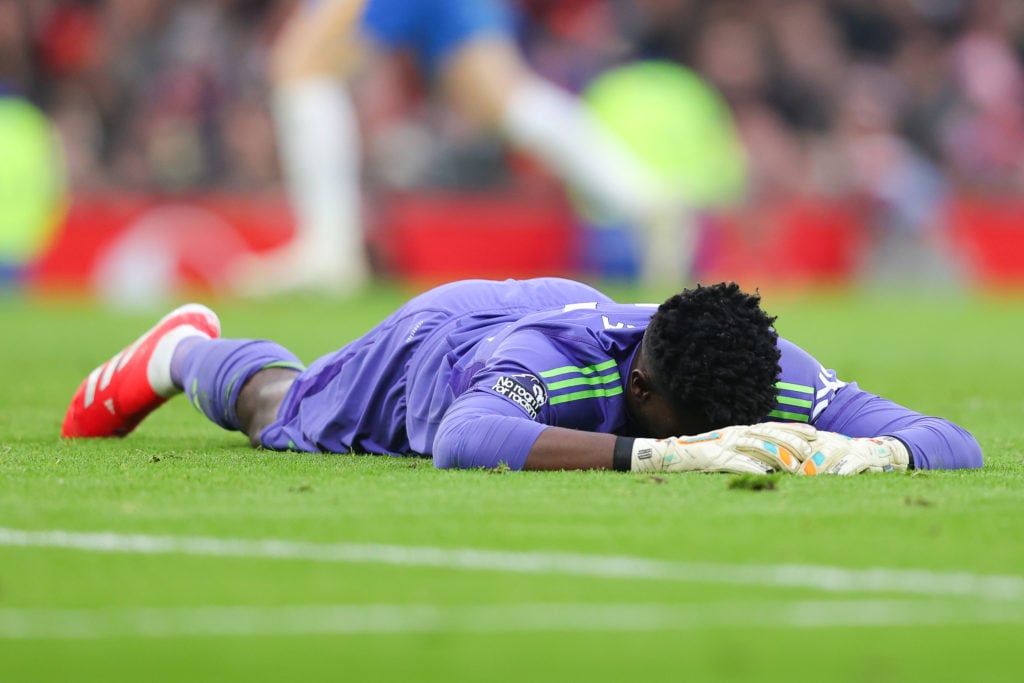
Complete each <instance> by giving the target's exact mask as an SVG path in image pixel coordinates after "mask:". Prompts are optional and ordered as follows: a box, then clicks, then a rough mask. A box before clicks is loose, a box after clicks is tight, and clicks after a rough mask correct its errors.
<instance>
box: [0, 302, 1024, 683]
mask: <svg viewBox="0 0 1024 683" xmlns="http://www.w3.org/2000/svg"><path fill="white" fill-rule="evenodd" d="M406 294H407V292H404V291H400V289H398V288H386V287H382V288H380V289H379V290H376V291H374V292H373V293H372V294H370V295H369V296H367V297H365V298H362V299H360V300H359V301H355V302H348V303H346V302H341V303H339V302H328V301H322V300H317V299H312V298H310V299H303V298H296V299H292V300H288V301H275V302H271V303H267V304H261V305H257V304H252V303H238V302H224V303H223V304H222V305H220V306H218V307H217V308H218V310H219V312H220V314H221V318H222V321H223V324H224V328H225V334H226V335H228V336H243V337H244V336H259V337H269V338H273V339H276V340H278V341H280V342H282V343H284V344H286V345H288V346H290V347H291V348H292V349H293V350H294V351H296V353H298V354H299V356H300V357H301V358H303V359H304V360H307V361H309V360H312V359H313V358H315V357H316V356H318V355H320V354H322V353H325V352H327V351H330V350H333V349H335V348H336V347H338V346H340V345H341V344H342V343H343V342H345V341H348V340H349V339H351V338H353V337H355V336H357V335H358V334H360V333H361V332H363V331H365V330H366V329H367V328H368V327H369V326H371V325H372V324H373V323H374V322H376V321H377V320H379V319H380V318H381V317H383V316H384V315H385V314H387V313H388V312H389V311H390V310H391V309H392V308H393V307H394V306H396V305H397V304H398V303H400V302H401V301H402V300H403V299H404V297H405V296H406ZM615 294H617V295H618V296H619V297H620V298H622V299H624V300H632V299H636V298H640V299H646V300H651V299H657V298H661V296H660V294H656V295H654V296H651V295H650V294H651V293H650V292H646V293H638V292H633V291H628V290H625V289H623V290H620V291H618V292H615ZM765 305H766V308H768V309H769V310H770V311H772V312H773V313H776V314H778V315H779V316H780V319H779V323H778V329H779V331H780V333H782V334H783V335H785V336H787V337H789V338H790V339H793V340H794V341H796V342H797V343H798V344H800V345H802V346H803V347H805V348H806V349H808V350H809V351H811V352H812V353H814V354H815V355H816V356H817V357H818V358H819V359H821V360H822V361H823V362H825V363H826V364H827V365H829V366H831V367H835V368H836V369H837V370H839V373H840V377H843V378H845V379H848V380H851V379H852V380H856V381H858V382H859V383H860V385H861V386H862V387H864V388H866V389H868V390H871V391H874V392H876V393H880V394H883V395H886V396H889V397H891V398H893V399H895V400H897V401H899V402H901V403H904V404H906V405H909V406H911V407H914V408H916V409H919V410H921V411H923V412H929V413H934V414H940V415H944V416H947V417H949V418H951V419H953V420H955V421H957V422H959V423H960V424H962V425H964V426H966V427H967V428H969V429H971V430H972V431H973V432H974V433H975V434H976V435H977V436H978V438H979V440H980V441H981V443H982V446H983V448H984V450H985V453H986V458H987V462H986V467H985V468H984V469H983V470H982V471H975V472H929V473H919V474H916V475H910V474H907V475H904V474H885V475H867V476H862V477H857V478H845V479H838V478H835V479H833V478H816V479H806V480H802V479H797V478H793V477H776V478H775V479H774V480H772V482H771V483H772V484H773V486H766V487H754V486H749V483H750V482H749V481H747V482H745V481H743V480H741V479H737V478H733V477H729V476H724V475H722V476H719V475H677V476H662V477H650V476H639V475H631V474H617V473H586V472H584V473H573V472H562V473H515V472H500V471H495V472H488V471H469V472H452V471H437V470H434V469H433V468H432V467H431V466H430V464H429V462H427V461H422V460H415V459H398V458H382V457H363V456H347V455H345V456H341V455H296V454H278V453H268V452H261V451H253V450H250V449H249V448H247V447H246V445H245V442H244V439H243V438H242V437H241V436H240V435H238V434H229V433H226V432H223V431H221V430H219V429H218V428H217V427H215V426H213V425H212V424H210V423H208V422H206V421H205V420H204V419H203V418H202V417H201V416H200V415H198V414H197V413H196V412H195V411H194V410H193V409H192V407H191V406H189V405H188V404H187V402H186V401H184V400H182V399H180V398H179V399H175V400H174V401H172V402H171V403H170V404H168V405H167V406H166V407H165V408H164V409H162V410H161V411H158V413H157V414H155V415H154V416H152V417H151V418H150V419H149V420H148V421H147V422H145V423H144V424H143V425H142V427H141V428H140V429H139V430H138V431H137V432H136V433H134V434H133V435H131V436H130V437H128V438H127V439H124V440H121V441H80V442H72V443H62V442H61V441H60V439H59V438H58V436H57V434H58V430H59V427H60V420H61V418H62V416H63V412H64V409H65V406H66V402H67V400H68V399H69V398H70V396H71V393H72V392H73V391H74V389H75V387H76V386H77V384H78V382H79V381H80V380H81V378H82V377H84V375H85V374H86V373H87V372H88V371H89V370H91V369H92V368H93V367H94V366H96V365H98V364H99V363H100V362H102V361H104V360H106V359H107V358H108V357H109V356H110V355H112V354H113V353H114V352H115V351H116V350H117V349H118V348H120V347H121V346H122V345H124V344H125V343H127V342H128V341H130V340H131V339H132V338H134V337H135V336H136V335H137V334H138V333H139V332H140V331H141V330H143V329H145V328H146V327H148V326H149V325H150V324H151V323H152V321H153V320H155V319H156V318H157V317H159V315H160V313H161V312H160V311H155V312H153V313H152V314H125V313H115V312H111V311H108V310H104V309H101V308H99V307H96V306H93V305H89V304H85V303H81V302H79V303H74V302H53V301H34V300H30V299H25V298H19V297H16V296H14V295H7V296H5V297H0V320H2V321H3V327H2V330H3V331H2V340H3V342H2V348H3V353H2V354H0V377H2V379H3V391H2V392H0V680H2V681H4V682H7V683H13V682H14V681H64V680H67V681H71V680H74V681H78V680H101V681H112V680H146V681H150V680H174V681H179V680H180V681H200V680H209V681H224V680H254V681H259V680H295V681H302V680H315V679H330V680H347V681H362V680H367V681H368V680H395V681H413V680H417V681H419V680H423V681H453V680H501V681H505V680H508V681H531V682H532V681H559V682H563V681H638V682H641V683H648V682H650V681H682V680H687V681H691V680H692V681H709V680H728V681H766V680H787V681H804V680H806V681H871V682H872V683H881V682H884V681H901V682H903V681H1020V680H1022V677H1024V673H1022V671H1024V654H1022V649H1021V647H1020V643H1021V642H1022V641H1024V519H1022V511H1024V456H1022V453H1024V429H1022V425H1024V392H1022V387H1024V343H1022V341H1021V340H1022V337H1024V299H1022V298H1015V297H1013V296H997V295H991V294H990V295H980V294H979V295H964V296H947V295H942V296H933V297H925V296H920V297H911V298H910V299H908V298H907V297H906V296H904V295H903V294H900V293H899V292H896V293H891V294H890V295H869V294H864V293H860V294H855V293H852V292H845V293H843V292H840V293H835V294H831V295H818V296H815V297H812V298H808V297H802V296H797V295H794V294H782V293H780V294H779V295H777V296H776V295H774V294H773V293H772V292H771V291H770V290H769V291H767V292H766V295H765ZM55 531H63V532H68V533H67V534H65V535H63V536H60V535H56V534H54V533H49V532H55ZM101 533H106V534H108V535H97V534H101ZM197 539H198V540H197ZM268 539H274V540H277V541H279V543H277V544H276V545H274V544H268V543H263V541H267V540H268ZM68 546H78V547H68ZM910 570H913V571H914V572H916V573H910ZM993 577H995V578H993Z"/></svg>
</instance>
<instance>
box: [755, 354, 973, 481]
mask: <svg viewBox="0 0 1024 683" xmlns="http://www.w3.org/2000/svg"><path fill="white" fill-rule="evenodd" d="M780 347H781V349H782V379H783V382H782V383H781V385H780V387H781V388H780V404H779V406H778V410H776V411H774V412H773V415H775V416H776V417H779V416H786V417H789V418H790V419H802V420H804V421H807V422H809V423H810V424H811V425H813V426H814V427H815V428H816V429H817V430H819V431H820V432H821V433H822V436H821V437H820V438H819V440H818V443H817V446H818V448H817V449H816V450H817V451H820V453H821V455H820V456H818V457H816V458H813V459H812V460H811V461H809V462H808V463H805V466H804V468H803V470H802V471H803V472H804V473H813V472H832V471H833V470H835V471H836V473H842V474H855V473H857V472H858V471H877V470H884V469H897V470H899V469H907V468H915V469H966V468H976V467H981V466H982V464H983V456H982V452H981V447H980V446H979V445H978V442H977V440H976V439H975V438H974V436H973V435H972V434H971V433H970V432H968V431H967V430H965V429H964V428H962V427H960V426H959V425H957V424H955V423H953V422H951V421H950V420H947V419H944V418H941V417H935V416H931V415H924V414H922V413H919V412H917V411H914V410H911V409H909V408H906V407H904V406H902V405H899V404H897V403H895V402H893V401H891V400H889V399H886V398H883V397H880V396H877V395H875V394H872V393H870V392H867V391H864V390H863V389H861V388H860V387H858V386H857V384H856V383H850V384H847V383H845V382H842V381H840V380H839V379H838V378H837V377H836V374H835V372H834V371H831V370H826V369H824V368H823V367H822V365H821V364H820V363H819V362H818V361H817V360H815V359H814V358H813V357H812V356H811V355H810V354H808V353H807V352H806V351H804V350H803V349H801V348H799V347H797V346H795V345H793V344H791V343H790V342H787V341H785V340H780ZM803 391H805V392H806V394H805V395H804V394H803V393H802V392H803ZM801 397H803V398H801ZM804 399H805V400H804ZM782 401H786V403H783V402H782ZM833 435H835V436H836V437H848V438H833ZM851 439H852V442H851ZM844 458H845V459H846V460H845V462H844V463H843V465H842V466H840V464H839V463H840V461H841V460H843V459H844Z"/></svg>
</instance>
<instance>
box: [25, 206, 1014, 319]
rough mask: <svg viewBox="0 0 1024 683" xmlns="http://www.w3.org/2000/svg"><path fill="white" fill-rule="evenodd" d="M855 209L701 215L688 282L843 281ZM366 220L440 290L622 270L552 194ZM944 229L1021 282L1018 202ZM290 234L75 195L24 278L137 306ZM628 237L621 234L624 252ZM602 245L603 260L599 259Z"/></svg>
mask: <svg viewBox="0 0 1024 683" xmlns="http://www.w3.org/2000/svg"><path fill="white" fill-rule="evenodd" d="M860 212H861V208H860V207H859V206H858V205H857V204H856V203H854V202H850V201H849V200H842V201H840V200H835V201H832V200H824V199H820V198H818V199H801V200H794V201H788V202H783V203H778V204H775V205H772V206H756V207H748V208H744V209H741V210H732V211H720V212H712V213H708V214H706V215H705V219H704V220H703V228H702V242H701V247H700V256H699V263H698V267H699V271H698V276H699V277H700V279H702V280H704V281H712V280H720V279H734V280H738V281H745V282H758V283H762V284H768V283H772V284H784V285H794V284H795V285H806V284H831V285H842V284H845V283H847V282H849V281H851V280H852V279H853V278H855V277H856V276H857V273H858V268H859V265H860V263H861V260H862V256H863V253H864V250H865V249H866V248H867V247H868V246H869V244H870V243H871V239H870V235H868V234H867V230H866V229H865V228H864V225H865V223H864V221H863V220H862V216H861V215H860ZM371 215H372V217H373V221H372V229H371V231H370V232H369V234H368V241H369V245H368V246H369V248H370V250H371V252H372V253H373V254H374V259H375V261H376V262H377V263H378V264H379V266H380V267H381V269H382V271H383V272H384V273H385V274H387V275H391V276H394V277H397V278H402V279H408V280H413V281H416V282H421V283H436V282H441V281H448V280H453V279H459V278H466V277H494V278H501V277H533V276H538V275H565V276H580V275H583V276H590V277H602V276H616V275H622V274H626V275H628V273H629V269H628V267H626V268H623V266H622V261H623V260H624V259H628V258H629V254H628V253H623V251H622V249H621V248H618V249H616V250H615V253H608V250H607V249H603V250H602V249H588V242H592V241H593V240H595V239H600V240H601V244H608V243H609V242H608V240H609V236H608V235H606V234H602V233H595V232H594V231H592V230H591V231H588V230H587V229H585V228H583V227H581V226H579V225H577V224H576V222H575V219H574V218H573V214H572V212H571V210H570V209H569V207H567V206H566V205H565V204H564V203H563V202H561V201H560V200H559V199H557V198H553V197H552V198H548V199H537V198H533V199H529V200H524V199H523V197H522V196H519V195H501V194H486V195H479V194H472V195H465V194H444V193H440V194H439V193H432V192H423V193H408V194H403V195H398V196H390V197H388V198H387V200H386V201H380V202H378V205H377V206H376V207H374V208H373V210H372V211H371ZM947 224H948V228H947V230H946V233H945V238H946V239H947V241H948V243H949V245H950V247H951V248H952V249H953V250H955V251H956V253H957V254H958V255H959V256H960V257H962V258H963V259H964V260H965V261H966V264H967V267H968V275H969V277H970V282H971V283H973V284H976V285H994V286H1021V285H1024V230H1021V227H1020V226H1021V225H1024V199H1000V200H993V199H977V198H960V199H958V200H956V201H954V202H953V203H952V204H951V205H950V207H949V210H948V212H947ZM292 230H293V223H292V216H291V213H290V211H289V208H288V205H287V203H286V201H285V198H284V197H283V196H280V195H259V196H249V195H232V194H211V195H201V196H194V197H175V198H164V197H159V196H148V195H133V194H114V195H83V196H78V197H77V198H75V200H74V201H73V202H72V204H71V207H70V210H69V212H68V214H67V217H66V219H65V220H64V222H63V225H62V226H61V229H60V230H59V232H58V233H57V235H56V236H55V239H54V241H53V243H52V245H51V246H50V247H49V249H48V250H47V252H46V253H45V254H44V255H43V256H42V258H41V260H40V261H39V263H38V267H37V268H36V269H35V272H34V275H33V280H32V281H31V282H30V283H29V284H30V286H32V287H34V288H35V289H36V290H37V291H72V292H82V291H83V289H84V290H86V291H92V292H95V293H99V294H101V295H105V296H106V295H111V292H117V291H118V290H126V291H127V292H128V294H126V296H129V297H137V298H139V299H140V300H145V299H146V298H155V297H158V296H160V295H165V294H168V293H170V292H172V291H174V290H177V289H180V288H187V289H190V290H195V289H199V290H207V291H211V292H212V291H216V290H217V289H218V285H219V282H220V280H221V278H222V277H223V276H224V272H225V268H226V266H227V264H229V263H230V262H231V260H232V258H234V257H236V256H238V255H240V254H241V253H244V252H246V251H262V250H266V249H270V248H273V247H275V246H277V245H280V244H282V243H284V242H285V241H287V240H288V239H289V238H290V237H291V234H292ZM628 239H629V238H628V235H627V236H625V237H623V236H622V235H620V236H618V243H619V245H620V247H622V246H623V245H627V246H628ZM601 251H603V252H604V256H603V258H604V259H605V262H604V263H602V262H600V260H599V258H598V257H596V256H595V252H601ZM588 255H589V256H588ZM609 264H610V265H609ZM112 296H113V298H114V299H117V295H116V294H115V295H112ZM107 298H110V297H109V296H107ZM124 303H132V302H131V301H126V302H124Z"/></svg>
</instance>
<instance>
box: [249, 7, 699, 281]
mask: <svg viewBox="0 0 1024 683" xmlns="http://www.w3.org/2000/svg"><path fill="white" fill-rule="evenodd" d="M515 22H516V18H515V16H514V10H513V8H512V7H511V6H509V5H507V4H505V3H504V2H502V1H501V0H422V1H420V2H408V1H407V0H318V1H316V2H308V3H302V4H300V5H299V6H298V7H297V8H296V10H295V14H294V16H293V17H292V18H291V19H290V20H289V22H288V24H287V25H286V26H285V28H284V30H283V31H282V33H281V35H280V37H279V38H278V39H277V41H276V42H275V45H274V48H273V53H272V60H271V81H272V84H273V99H274V113H275V120H276V122H277V131H278V140H279V143H280V145H281V151H282V161H283V169H284V174H285V180H286V182H287V185H288V191H289V196H290V197H291V199H292V201H293V204H294V207H295V212H296V216H297V234H296V237H295V239H294V240H293V241H292V242H291V243H290V244H289V245H287V246H286V247H284V248H283V249H281V250H278V251H276V252H274V253H272V254H269V255H262V256H259V257H257V258H254V259H251V260H250V261H248V262H246V263H244V264H243V267H242V269H241V271H240V273H239V284H240V288H241V291H243V292H253V291H257V292H258V291H263V290H266V289H267V288H270V289H271V290H276V289H284V290H288V289H292V288H295V287H310V288H318V289H325V290H328V291H332V290H333V291H347V290H349V289H351V288H352V287H354V286H358V285H360V284H362V283H363V282H364V281H365V280H366V279H367V277H368V275H369V270H370V269H369V264H368V261H367V257H366V254H365V250H364V247H363V221H362V219H361V210H362V207H361V200H360V193H361V189H360V188H361V182H360V177H361V167H362V156H361V147H362V145H361V142H360V138H361V135H360V131H359V124H358V120H357V116H356V113H355V109H354V107H353V105H352V103H351V102H350V99H349V95H348V92H347V87H346V82H348V81H350V80H351V79H352V78H353V77H354V76H355V74H356V73H357V71H358V69H359V68H360V66H361V65H362V64H363V63H364V62H365V60H366V59H367V58H368V57H369V56H370V54H371V53H372V52H373V51H376V50H387V49H395V48H407V49H411V50H412V51H413V52H414V53H415V56H416V58H417V63H418V65H419V67H420V68H421V70H422V71H423V73H424V74H425V75H426V77H427V78H429V79H432V80H434V81H435V82H436V84H437V85H438V87H439V88H440V89H441V91H442V92H443V94H444V96H445V97H446V99H447V101H448V102H449V103H450V104H451V106H453V107H454V109H455V110H456V111H457V112H459V113H460V114H461V115H462V116H464V117H465V118H466V119H468V120H469V121H470V122H471V123H473V124H474V125H477V126H480V127H482V128H485V129H488V130H495V131H499V132H500V134H501V135H502V136H503V137H504V138H505V139H506V140H508V142H510V143H511V144H512V145H514V146H516V147H518V148H520V149H523V150H526V151H527V152H529V153H530V154H532V155H533V156H535V157H536V158H538V159H540V160H541V161H542V162H543V163H544V164H546V165H547V166H548V167H549V168H550V169H552V170H553V171H554V172H555V173H556V174H558V175H559V176H560V177H562V178H563V179H565V180H566V181H567V182H568V183H569V185H570V186H571V187H572V188H573V189H574V190H575V191H577V192H578V193H580V194H581V195H582V196H583V197H584V202H585V203H586V204H589V205H592V206H595V207H596V208H597V210H598V211H599V212H601V213H605V214H608V215H611V216H614V217H616V218H620V219H622V220H625V221H628V222H629V223H631V224H632V225H635V226H638V227H640V228H642V229H643V230H644V232H645V233H646V234H648V235H649V234H651V233H652V232H653V231H656V230H657V231H659V232H660V231H665V232H671V231H672V230H674V229H675V228H676V223H679V224H680V225H679V226H678V227H679V229H682V225H681V221H682V218H683V212H684V209H683V207H682V201H681V198H679V197H677V196H675V195H674V194H673V192H672V191H671V189H670V188H666V187H662V185H661V184H660V183H659V182H658V180H657V178H656V177H655V176H654V174H653V173H652V172H651V171H650V170H649V169H648V168H646V167H645V165H644V163H643V162H642V161H641V160H639V159H637V158H636V157H635V156H634V155H633V154H632V153H631V152H630V150H629V149H627V147H626V146H625V145H623V144H621V143H620V142H619V141H618V140H617V139H616V138H615V137H613V136H611V135H609V134H608V133H606V132H605V131H604V130H603V129H602V127H601V125H600V124H599V123H598V122H597V121H596V120H595V119H594V117H593V116H592V115H591V114H590V113H589V111H588V110H587V108H586V107H585V106H584V105H583V104H582V103H581V102H580V101H579V100H578V99H577V98H575V97H573V96H572V95H571V94H570V93H568V92H567V91H565V90H563V89H561V88H559V87H557V86H555V85H553V84H552V83H550V82H549V81H547V80H546V79H544V78H541V77H539V76H538V75H536V73H534V72H533V71H532V70H531V69H530V67H529V66H528V65H527V63H526V61H525V60H524V59H523V57H522V55H521V54H520V50H519V47H518V46H517V44H516V42H515V38H514V24H515ZM668 245H669V248H672V243H671V241H669V242H668ZM682 261H683V255H682V254H680V255H679V266H681V265H682Z"/></svg>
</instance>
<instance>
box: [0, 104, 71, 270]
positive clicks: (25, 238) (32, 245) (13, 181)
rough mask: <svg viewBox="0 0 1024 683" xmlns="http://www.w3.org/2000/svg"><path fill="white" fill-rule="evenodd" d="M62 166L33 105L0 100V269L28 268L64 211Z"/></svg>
mask: <svg viewBox="0 0 1024 683" xmlns="http://www.w3.org/2000/svg"><path fill="white" fill-rule="evenodd" d="M64 188H65V183H64V161H63V154H62V153H61V147H60V145H59V144H58V140H57V137H56V135H55V134H54V130H53V127H52V126H51V125H50V122H49V121H48V120H47V118H46V117H45V116H44V115H43V114H42V113H41V112H40V111H39V110H38V109H36V107H34V106H33V105H32V104H30V103H29V102H27V101H26V100H23V99H21V98H18V97H0V265H3V266H8V267H20V266H25V265H28V264H30V263H31V262H32V261H34V260H35V259H36V258H37V257H38V256H39V255H40V254H41V253H42V251H43V249H45V248H46V246H47V244H48V243H49V240H50V237H51V236H52V234H53V231H54V229H55V228H56V226H57V224H58V222H59V221H60V219H61V217H62V215H63V212H64V208H65V198H64Z"/></svg>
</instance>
